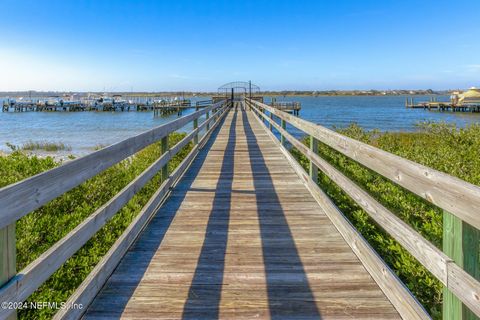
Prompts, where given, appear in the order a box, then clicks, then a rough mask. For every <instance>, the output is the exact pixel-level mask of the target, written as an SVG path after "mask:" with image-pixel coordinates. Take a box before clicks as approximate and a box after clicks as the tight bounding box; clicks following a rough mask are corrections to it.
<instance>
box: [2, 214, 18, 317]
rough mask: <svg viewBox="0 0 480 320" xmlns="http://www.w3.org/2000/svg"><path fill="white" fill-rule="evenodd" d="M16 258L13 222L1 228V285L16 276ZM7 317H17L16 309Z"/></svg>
mask: <svg viewBox="0 0 480 320" xmlns="http://www.w3.org/2000/svg"><path fill="white" fill-rule="evenodd" d="M16 258H17V250H16V243H15V223H12V224H11V225H8V226H6V227H5V228H3V229H0V287H1V286H3V285H4V284H5V283H7V282H8V281H9V280H10V279H11V278H12V277H13V276H15V274H16ZM1 302H4V301H1ZM7 319H8V320H14V319H17V313H16V311H14V312H13V313H12V315H11V316H9V317H8V318H7Z"/></svg>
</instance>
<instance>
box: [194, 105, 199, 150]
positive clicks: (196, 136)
mask: <svg viewBox="0 0 480 320" xmlns="http://www.w3.org/2000/svg"><path fill="white" fill-rule="evenodd" d="M195 111H198V107H196V108H195ZM197 128H198V118H196V119H195V120H193V130H195V129H197ZM193 143H194V144H198V132H197V133H196V134H195V136H194V137H193Z"/></svg>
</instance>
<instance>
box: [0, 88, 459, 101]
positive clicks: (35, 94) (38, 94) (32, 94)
mask: <svg viewBox="0 0 480 320" xmlns="http://www.w3.org/2000/svg"><path fill="white" fill-rule="evenodd" d="M452 92H453V90H436V91H435V90H431V89H428V90H313V91H303V90H282V91H260V92H255V93H252V95H261V96H298V97H323V96H327V97H330V96H415V95H450V94H451V93H452ZM89 94H92V95H106V96H117V95H118V96H122V97H185V98H193V97H200V98H201V97H211V96H219V95H224V94H222V93H218V92H181V91H172V92H166V91H159V92H84V91H78V92H74V91H3V92H0V98H6V97H28V98H32V99H33V98H46V97H59V98H61V97H64V96H71V95H77V96H88V95H89Z"/></svg>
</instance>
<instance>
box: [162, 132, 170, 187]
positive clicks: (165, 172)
mask: <svg viewBox="0 0 480 320" xmlns="http://www.w3.org/2000/svg"><path fill="white" fill-rule="evenodd" d="M167 151H168V134H167V135H166V136H165V137H163V138H162V141H161V152H162V155H163V154H164V153H165V152H167ZM168 163H169V162H167V163H166V164H165V165H164V166H163V167H162V181H161V183H163V181H165V180H167V178H168Z"/></svg>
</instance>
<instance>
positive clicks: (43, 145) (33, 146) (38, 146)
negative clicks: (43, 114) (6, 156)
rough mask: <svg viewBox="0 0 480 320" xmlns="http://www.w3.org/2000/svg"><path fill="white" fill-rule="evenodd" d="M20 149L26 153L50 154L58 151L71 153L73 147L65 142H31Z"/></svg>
mask: <svg viewBox="0 0 480 320" xmlns="http://www.w3.org/2000/svg"><path fill="white" fill-rule="evenodd" d="M20 149H21V150H24V151H35V150H43V151H48V152H57V151H71V150H72V147H71V146H69V145H67V144H65V143H63V142H52V141H32V140H30V141H28V142H26V143H24V144H23V145H22V146H21V148H20Z"/></svg>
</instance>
